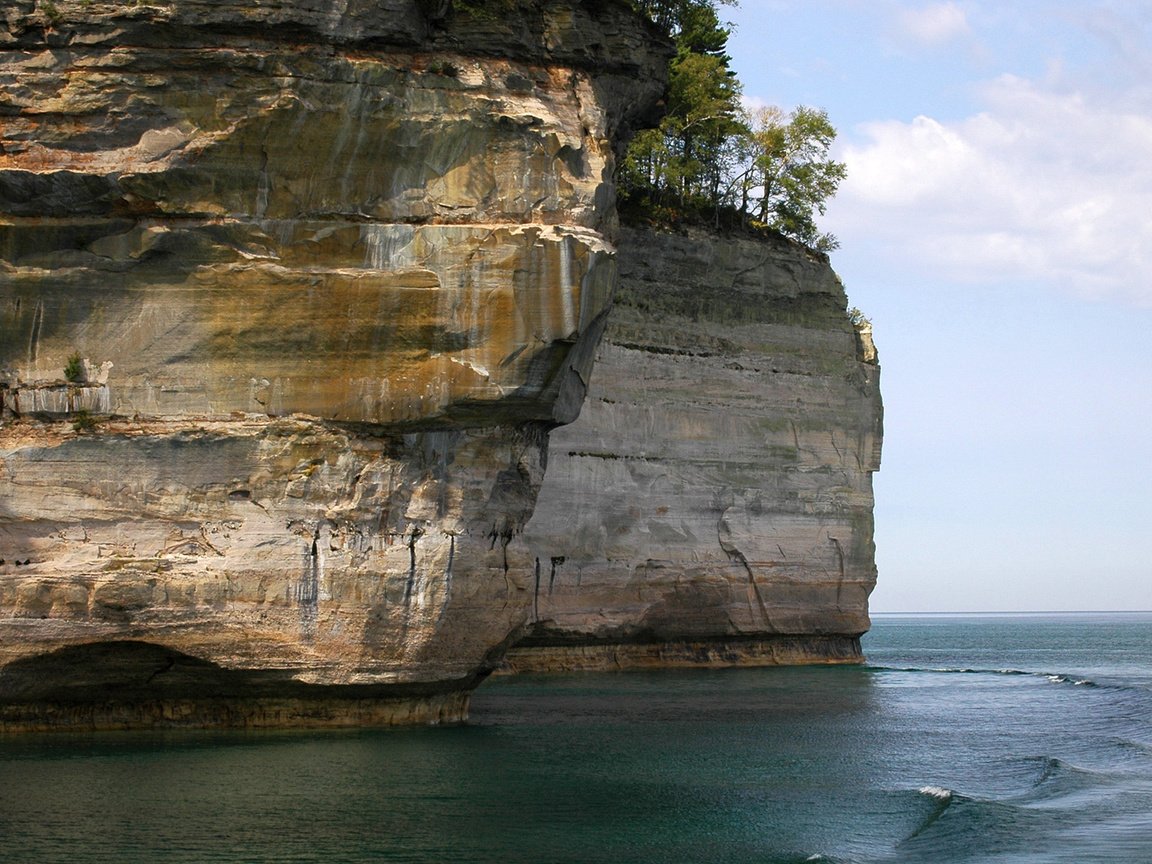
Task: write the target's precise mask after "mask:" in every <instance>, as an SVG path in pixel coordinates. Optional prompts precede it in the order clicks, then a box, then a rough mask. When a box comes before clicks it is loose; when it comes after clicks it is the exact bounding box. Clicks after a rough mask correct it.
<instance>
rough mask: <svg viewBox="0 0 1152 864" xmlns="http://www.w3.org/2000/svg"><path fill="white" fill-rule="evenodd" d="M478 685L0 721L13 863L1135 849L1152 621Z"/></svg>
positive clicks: (1146, 810) (1034, 621) (1094, 854)
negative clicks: (177, 729)
mask: <svg viewBox="0 0 1152 864" xmlns="http://www.w3.org/2000/svg"><path fill="white" fill-rule="evenodd" d="M864 646H865V651H866V653H867V654H868V657H869V665H867V666H864V667H852V668H799V669H764V670H754V669H747V670H728V671H718V672H704V671H701V672H663V673H662V672H655V673H653V672H644V673H625V674H587V675H574V676H569V677H548V676H526V677H520V678H505V679H497V680H493V681H491V682H489V683H487V684H485V685H484V686H483V687H482V688H481V690H480V691H479V692H478V694H477V696H476V698H475V700H474V702H473V720H472V722H471V723H470V724H468V725H467V726H463V727H457V728H443V729H419V730H408V731H378V732H326V733H267V732H264V733H245V734H237V733H206V732H204V733H179V734H173V733H166V734H147V735H145V734H101V735H86V736H72V735H68V736H62V735H52V736H34V737H9V738H0V861H4V862H6V864H7V862H13V864H14V862H38V864H39V862H69V864H71V862H77V864H84V862H118V864H119V862H125V864H131V862H334V864H335V862H375V861H380V862H385V861H388V862H540V864H546V862H616V861H619V862H662V864H664V862H668V864H674V862H741V864H745V862H765V864H766V862H802V861H832V862H859V864H866V862H934V864H935V862H945V864H946V862H981V864H983V862H1014V864H1015V862H1021V864H1025V862H1026V864H1034V862H1077V864H1080V862H1110V861H1116V862H1152V614H1147V613H1138V614H1137V613H1133V614H1110V615H1104V614H1083V615H1031V616H919V617H916V616H880V617H877V618H876V619H875V621H874V629H873V631H872V633H870V634H869V635H868V636H867V637H865V641H864Z"/></svg>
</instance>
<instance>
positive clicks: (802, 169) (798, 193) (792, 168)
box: [740, 105, 847, 252]
mask: <svg viewBox="0 0 1152 864" xmlns="http://www.w3.org/2000/svg"><path fill="white" fill-rule="evenodd" d="M750 125H751V131H750V132H749V133H748V142H749V148H750V159H751V161H750V164H749V166H748V168H747V169H746V171H745V172H744V174H743V175H742V178H743V179H742V182H741V190H742V191H741V206H740V211H741V213H742V214H746V213H747V212H748V204H749V199H750V198H754V199H758V201H757V206H756V212H755V219H756V220H757V221H758V222H760V223H762V224H765V225H767V226H768V227H769V228H774V229H775V230H777V231H779V232H780V233H781V234H785V235H787V236H789V237H793V238H795V239H796V240H799V241H800V242H801V243H804V244H805V245H807V246H810V247H812V248H813V249H818V250H820V251H821V252H828V251H830V250H832V249H835V248H836V247H837V246H838V245H839V244H838V242H837V240H836V238H835V236H833V235H832V234H827V233H821V232H820V231H819V230H818V229H817V228H816V221H815V216H814V213H819V214H820V215H823V214H824V210H825V206H826V202H827V200H828V199H829V198H831V197H832V196H833V195H835V194H836V190H837V189H838V188H839V187H840V181H842V180H843V179H844V177H845V175H846V174H847V169H846V167H845V165H844V163H843V162H836V161H834V160H832V159H829V158H828V149H829V148H830V147H831V146H832V141H833V140H835V138H836V130H835V129H834V128H833V126H832V124H831V123H829V122H828V112H826V111H818V110H816V109H814V108H806V107H804V106H803V105H801V106H800V107H799V108H797V109H796V110H795V111H793V112H792V113H791V114H789V115H787V116H785V114H784V112H783V111H781V110H780V109H779V108H776V107H774V106H773V107H770V108H762V109H760V110H759V111H757V112H756V114H755V117H754V119H753V122H752V123H751V124H750Z"/></svg>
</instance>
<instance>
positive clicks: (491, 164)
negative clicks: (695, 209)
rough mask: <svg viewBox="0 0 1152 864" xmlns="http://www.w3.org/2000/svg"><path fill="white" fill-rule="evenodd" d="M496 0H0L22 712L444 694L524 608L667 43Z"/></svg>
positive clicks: (15, 722)
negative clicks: (619, 190) (633, 133)
mask: <svg viewBox="0 0 1152 864" xmlns="http://www.w3.org/2000/svg"><path fill="white" fill-rule="evenodd" d="M457 5H458V4H457ZM505 5H506V6H509V11H508V13H507V14H501V15H485V14H470V13H468V12H467V11H465V10H463V9H457V8H454V4H452V3H448V2H440V0H342V2H328V0H324V2H319V0H280V2H276V3H259V2H250V0H156V2H144V3H135V4H129V3H119V2H104V0H53V2H51V3H49V2H44V0H10V2H7V3H6V4H5V5H4V8H3V10H2V11H0V80H2V81H3V85H2V88H0V398H2V415H0V728H9V729H34V728H60V727H89V728H103V727H113V728H118V727H127V726H151V725H157V724H221V725H277V724H289V723H305V724H312V725H324V724H348V723H366V722H367V723H391V722H436V721H440V720H455V719H459V718H461V717H462V716H463V715H464V713H465V711H466V706H467V698H468V693H469V691H470V690H471V688H472V687H474V686H475V684H476V683H477V681H479V680H480V679H481V678H482V677H483V675H485V674H486V673H487V671H488V670H489V669H491V667H492V666H493V665H494V664H495V663H496V662H497V661H498V659H499V657H500V656H501V654H502V651H503V649H504V648H505V647H506V646H507V645H508V644H509V643H510V642H512V641H514V640H515V639H516V638H518V637H519V636H520V635H522V634H523V632H524V630H525V627H526V626H527V625H528V624H529V623H530V622H531V620H532V616H533V610H534V607H533V603H534V598H535V594H534V581H533V580H534V577H533V573H534V569H533V556H532V554H531V553H530V551H529V549H528V546H527V544H526V543H525V542H524V539H523V529H524V526H525V524H526V523H527V521H528V519H529V518H530V516H531V514H532V510H533V506H534V502H535V498H536V493H537V490H538V488H539V484H540V482H541V479H542V477H543V469H544V457H545V452H546V447H547V438H548V431H549V430H550V429H551V428H552V427H554V426H555V425H556V424H558V423H563V422H567V421H570V420H572V419H573V418H574V417H575V416H576V415H577V412H578V410H579V406H580V404H581V402H582V401H583V399H584V395H585V391H586V386H587V382H588V380H589V378H590V372H591V363H592V359H593V355H594V351H595V346H596V343H597V340H598V338H599V336H600V333H601V331H602V329H603V326H604V321H605V315H606V312H607V310H608V307H609V304H610V300H611V296H612V292H613V289H614V286H615V284H616V261H615V255H614V247H613V240H614V236H613V235H614V231H615V225H616V223H615V207H614V192H613V185H612V174H613V166H614V161H615V153H616V150H617V149H618V147H619V146H620V142H621V141H622V140H623V139H624V138H625V137H626V135H627V130H628V129H629V128H631V127H632V126H634V125H636V124H638V123H641V122H643V121H645V120H646V119H647V117H648V115H650V114H651V113H652V112H653V110H654V108H655V106H656V104H657V100H658V98H659V96H660V94H661V93H662V92H663V89H664V75H665V68H666V59H667V50H668V49H667V46H666V43H665V42H663V41H662V40H661V39H660V38H659V37H657V36H656V35H654V33H653V32H652V30H651V29H650V27H649V26H648V25H646V24H645V23H644V22H643V21H642V20H641V19H640V18H639V17H638V16H637V15H636V14H635V13H633V12H632V10H631V7H630V5H629V4H628V3H626V2H624V0H596V2H593V0H548V2H542V0H513V2H511V3H510V4H505Z"/></svg>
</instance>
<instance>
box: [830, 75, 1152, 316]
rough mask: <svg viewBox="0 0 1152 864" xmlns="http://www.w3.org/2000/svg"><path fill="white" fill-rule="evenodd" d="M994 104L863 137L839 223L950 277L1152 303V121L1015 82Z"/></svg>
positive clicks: (835, 221) (851, 148) (853, 151)
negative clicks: (1033, 284) (953, 118)
mask: <svg viewBox="0 0 1152 864" xmlns="http://www.w3.org/2000/svg"><path fill="white" fill-rule="evenodd" d="M982 99H983V107H984V109H985V110H983V111H982V112H980V113H978V114H975V115H973V116H971V117H968V118H966V119H964V120H961V121H957V122H941V121H939V120H934V119H932V118H930V117H924V116H921V117H917V118H916V119H915V120H913V121H912V122H910V123H904V122H897V121H889V122H882V123H872V124H868V125H866V126H864V127H862V128H861V129H860V130H858V132H859V133H861V135H858V136H857V137H858V139H861V138H862V140H858V141H857V143H854V144H850V145H848V146H847V147H846V148H845V149H844V150H843V151H842V152H841V155H840V158H842V159H843V160H844V161H845V162H847V164H848V178H847V180H845V182H844V184H843V185H842V187H841V190H840V194H839V196H838V197H837V198H836V199H834V200H833V201H832V202H831V204H830V206H829V213H828V216H829V218H828V227H829V228H830V229H831V230H832V231H834V232H835V233H836V234H838V235H839V236H840V237H841V239H842V240H844V239H846V238H851V237H853V236H869V237H874V238H876V239H877V240H879V241H880V242H882V243H884V244H886V245H887V246H889V247H890V248H891V250H892V252H893V254H899V255H904V256H906V257H907V258H908V259H910V260H912V261H916V262H917V263H918V264H920V265H921V266H924V267H927V268H928V269H929V270H930V271H932V272H937V273H939V274H940V275H941V276H945V277H947V278H952V279H960V280H978V281H987V282H993V281H1006V280H1020V279H1026V280H1032V281H1037V282H1041V283H1047V284H1050V285H1053V286H1055V287H1059V288H1061V289H1063V290H1067V291H1071V292H1074V293H1078V294H1084V295H1096V296H1110V297H1114V298H1119V299H1126V300H1130V301H1134V302H1137V303H1140V304H1142V305H1143V304H1147V305H1152V206H1150V205H1149V202H1150V201H1152V160H1150V158H1149V154H1150V153H1152V116H1149V115H1147V114H1142V113H1138V112H1136V111H1135V110H1133V109H1132V108H1130V107H1128V105H1127V104H1125V103H1123V102H1120V103H1119V104H1116V103H1109V104H1105V103H1101V102H1093V101H1091V100H1088V99H1086V98H1084V97H1083V96H1081V95H1080V94H1079V93H1077V92H1058V91H1055V90H1051V89H1045V88H1044V87H1041V86H1038V85H1036V84H1034V83H1033V82H1030V81H1028V80H1025V79H1022V78H1018V77H1013V76H1003V77H1001V78H998V79H996V80H995V81H993V82H991V83H989V84H988V85H986V86H985V88H984V90H983V92H982Z"/></svg>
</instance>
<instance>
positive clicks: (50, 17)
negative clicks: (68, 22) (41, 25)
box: [36, 0, 64, 27]
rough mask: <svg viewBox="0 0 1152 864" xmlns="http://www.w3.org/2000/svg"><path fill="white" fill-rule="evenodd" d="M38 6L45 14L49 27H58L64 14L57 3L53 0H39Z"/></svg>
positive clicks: (41, 12) (42, 13)
mask: <svg viewBox="0 0 1152 864" xmlns="http://www.w3.org/2000/svg"><path fill="white" fill-rule="evenodd" d="M36 8H37V9H39V10H40V14H41V15H43V16H44V20H45V21H46V22H47V23H48V26H49V27H56V26H57V25H59V24H60V23H61V22H63V20H64V16H63V14H61V12H60V10H59V9H57V8H56V4H55V3H53V2H52V0H39V2H38V3H37V4H36Z"/></svg>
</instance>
